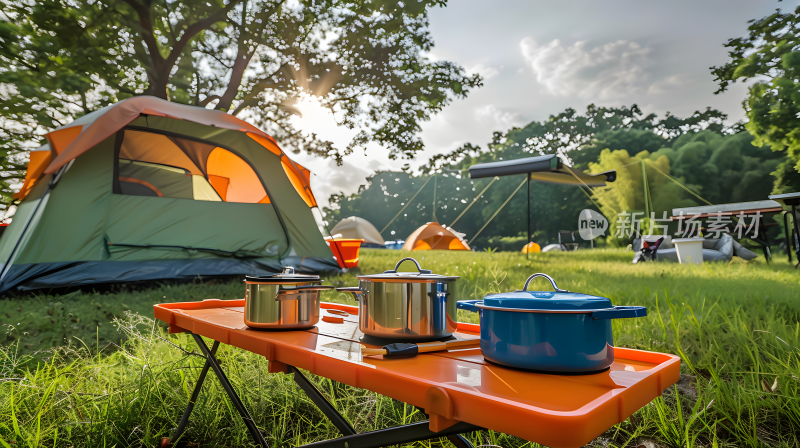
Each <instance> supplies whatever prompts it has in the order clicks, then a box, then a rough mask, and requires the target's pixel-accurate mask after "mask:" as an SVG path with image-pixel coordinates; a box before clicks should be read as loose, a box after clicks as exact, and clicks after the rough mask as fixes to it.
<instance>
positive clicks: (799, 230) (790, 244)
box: [783, 199, 800, 269]
mask: <svg viewBox="0 0 800 448" xmlns="http://www.w3.org/2000/svg"><path fill="white" fill-rule="evenodd" d="M798 203H800V200H797V199H795V200H794V201H791V202H790V201H786V205H788V206H790V207H791V208H792V211H791V217H792V228H793V230H794V231H793V232H791V231H790V230H789V222H788V219H787V218H788V217H789V213H786V212H784V213H783V230H784V232H786V253H787V254H788V255H789V263H790V264H791V262H792V250H794V251H795V255H796V256H797V264H796V265H794V268H795V269H797V268H798V266H800V248H797V249H796V246H795V241H793V240H792V236H794V237H795V238H796V241H798V242H800V226H798V225H797V205H798ZM791 233H794V235H791Z"/></svg>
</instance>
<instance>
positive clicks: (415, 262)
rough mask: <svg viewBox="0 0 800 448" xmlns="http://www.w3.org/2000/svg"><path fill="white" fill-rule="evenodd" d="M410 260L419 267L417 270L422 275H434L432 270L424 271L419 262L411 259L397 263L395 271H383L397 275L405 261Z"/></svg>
mask: <svg viewBox="0 0 800 448" xmlns="http://www.w3.org/2000/svg"><path fill="white" fill-rule="evenodd" d="M408 260H411V261H413V262H414V264H415V265H417V270H418V271H419V273H420V274H433V271H431V270H430V269H422V267H421V266H420V265H419V262H418V261H417V260H415V259H413V258H411V257H406V258H403V259H402V260H400V261H398V262H397V265H395V267H394V269H390V270H388V271H383V273H384V274H396V273H397V270H398V269H399V268H400V265H401V264H403V262H404V261H408Z"/></svg>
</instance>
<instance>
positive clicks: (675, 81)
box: [647, 75, 686, 95]
mask: <svg viewBox="0 0 800 448" xmlns="http://www.w3.org/2000/svg"><path fill="white" fill-rule="evenodd" d="M685 83H686V79H684V80H681V79H680V78H679V77H678V76H676V75H673V76H670V77H668V78H664V79H662V80H659V81H656V82H654V83H653V84H652V85H651V86H650V87H649V88H648V89H647V93H648V94H651V95H658V94H660V93H666V92H667V91H668V90H674V89H675V88H676V87H680V85H681V84H685Z"/></svg>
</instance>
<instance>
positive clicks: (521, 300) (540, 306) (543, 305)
mask: <svg viewBox="0 0 800 448" xmlns="http://www.w3.org/2000/svg"><path fill="white" fill-rule="evenodd" d="M483 304H484V306H491V307H495V308H513V309H522V310H560V311H570V310H575V311H577V310H599V309H605V308H611V300H609V299H607V298H605V297H598V296H590V295H588V294H581V293H577V292H553V291H514V292H505V293H500V294H490V295H488V296H486V297H484V298H483Z"/></svg>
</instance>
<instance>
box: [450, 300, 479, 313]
mask: <svg viewBox="0 0 800 448" xmlns="http://www.w3.org/2000/svg"><path fill="white" fill-rule="evenodd" d="M478 303H483V300H461V301H458V302H456V308H458V309H460V310H464V311H472V312H473V313H477V312H478V310H479V308H478V307H477V306H475V305H476V304H478Z"/></svg>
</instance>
